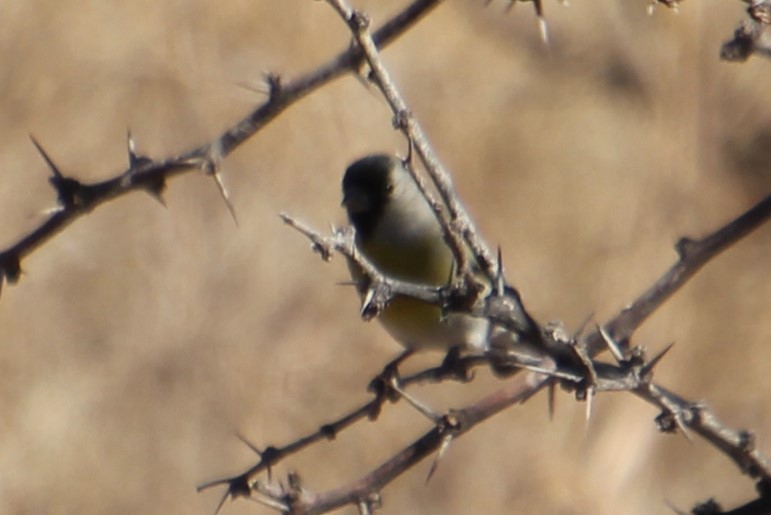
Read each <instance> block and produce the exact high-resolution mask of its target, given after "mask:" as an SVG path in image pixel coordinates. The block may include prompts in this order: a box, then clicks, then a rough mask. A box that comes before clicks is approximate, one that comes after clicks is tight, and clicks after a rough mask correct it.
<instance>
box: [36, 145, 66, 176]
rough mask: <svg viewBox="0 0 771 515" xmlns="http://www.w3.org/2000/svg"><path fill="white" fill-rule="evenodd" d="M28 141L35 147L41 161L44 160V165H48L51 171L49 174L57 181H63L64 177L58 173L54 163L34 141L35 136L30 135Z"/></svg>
mask: <svg viewBox="0 0 771 515" xmlns="http://www.w3.org/2000/svg"><path fill="white" fill-rule="evenodd" d="M29 139H30V140H32V144H33V145H35V148H37V151H38V153H39V154H40V156H41V157H42V158H43V160H45V162H46V164H47V165H48V168H50V169H51V173H52V174H53V175H54V176H55V177H56V178H58V179H64V175H62V172H60V171H59V168H58V167H57V166H56V165H55V164H54V162H53V161H52V160H51V158H50V157H49V156H48V154H46V151H45V150H43V147H42V145H40V143H38V141H37V140H36V139H35V136H33V135H32V134H30V135H29Z"/></svg>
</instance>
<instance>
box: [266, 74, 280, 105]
mask: <svg viewBox="0 0 771 515" xmlns="http://www.w3.org/2000/svg"><path fill="white" fill-rule="evenodd" d="M265 84H266V85H267V86H268V102H275V101H276V99H278V98H279V97H280V96H281V94H282V93H283V92H284V83H283V80H282V79H281V75H279V74H277V73H274V72H265Z"/></svg>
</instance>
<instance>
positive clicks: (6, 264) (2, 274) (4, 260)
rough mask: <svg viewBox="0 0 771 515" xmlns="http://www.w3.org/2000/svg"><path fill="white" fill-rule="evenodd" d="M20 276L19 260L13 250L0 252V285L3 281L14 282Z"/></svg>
mask: <svg viewBox="0 0 771 515" xmlns="http://www.w3.org/2000/svg"><path fill="white" fill-rule="evenodd" d="M20 276H21V260H20V259H19V255H18V254H16V253H14V252H4V253H3V254H0V287H2V283H3V281H7V282H8V284H16V283H17V282H18V280H19V277H20Z"/></svg>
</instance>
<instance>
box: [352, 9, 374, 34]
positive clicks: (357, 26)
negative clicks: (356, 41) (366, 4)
mask: <svg viewBox="0 0 771 515" xmlns="http://www.w3.org/2000/svg"><path fill="white" fill-rule="evenodd" d="M369 23H370V20H369V16H367V15H366V13H363V12H361V11H357V10H355V9H354V10H353V11H351V15H350V16H349V17H348V25H350V27H351V30H353V31H354V32H357V33H361V32H364V31H365V30H367V29H368V28H369Z"/></svg>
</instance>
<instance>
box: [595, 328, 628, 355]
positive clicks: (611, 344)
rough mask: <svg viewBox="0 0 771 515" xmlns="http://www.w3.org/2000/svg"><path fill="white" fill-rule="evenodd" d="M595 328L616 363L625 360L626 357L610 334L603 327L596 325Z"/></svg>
mask: <svg viewBox="0 0 771 515" xmlns="http://www.w3.org/2000/svg"><path fill="white" fill-rule="evenodd" d="M597 330H598V331H599V332H600V335H601V336H602V339H603V341H604V342H605V345H607V347H608V350H610V353H611V354H613V359H615V360H616V362H618V363H621V362H623V361H625V360H626V357H625V356H624V353H623V352H622V350H621V348H620V347H619V346H618V344H617V343H616V341H615V340H614V339H613V338H612V337H611V336H610V334H609V333H608V331H607V330H606V329H605V327H604V326H601V325H598V326H597Z"/></svg>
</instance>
